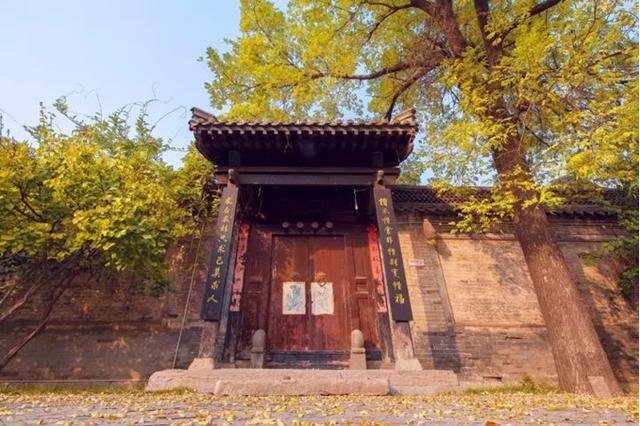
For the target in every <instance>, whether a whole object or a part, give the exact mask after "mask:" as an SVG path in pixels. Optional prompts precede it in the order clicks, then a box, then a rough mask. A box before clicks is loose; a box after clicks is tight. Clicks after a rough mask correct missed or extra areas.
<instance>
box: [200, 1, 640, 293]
mask: <svg viewBox="0 0 640 426" xmlns="http://www.w3.org/2000/svg"><path fill="white" fill-rule="evenodd" d="M449 5H451V7H449ZM634 6H635V5H634V4H632V3H629V2H625V1H624V0H604V1H603V0H572V1H556V0H547V1H539V2H536V1H533V0H509V1H507V0H497V1H491V2H488V1H484V0H478V1H474V2H471V1H456V2H431V1H424V0H406V1H404V0H381V1H371V0H330V1H319V0H291V1H290V2H289V3H288V6H287V8H286V10H279V9H278V8H277V7H275V6H274V4H273V3H272V2H271V1H269V0H242V1H241V24H240V36H239V37H238V38H237V39H234V40H229V41H228V42H227V43H228V46H227V48H226V49H221V50H216V49H213V48H209V49H208V50H207V53H206V61H207V63H208V65H209V67H210V68H211V70H212V72H213V79H212V81H211V82H210V83H209V84H208V85H207V88H208V91H209V94H210V97H211V103H212V105H213V106H214V107H216V108H219V109H226V110H227V113H226V116H227V117H228V118H234V119H265V118H266V119H289V118H305V117H309V116H310V117H323V118H334V117H340V116H343V115H353V114H355V115H362V114H363V111H364V110H365V108H366V109H368V111H369V112H370V113H371V114H373V115H378V116H380V115H384V116H386V117H391V116H392V115H393V112H394V111H397V110H400V109H404V108H409V107H414V108H416V110H417V113H418V118H419V122H420V123H422V124H423V125H424V127H423V130H424V132H423V135H425V136H426V141H425V143H424V145H425V147H426V149H424V150H421V151H420V152H418V153H417V154H416V155H414V157H413V158H412V159H411V160H410V161H409V162H408V163H407V164H406V166H405V167H404V168H405V171H404V173H405V175H404V177H402V178H401V179H402V180H401V181H403V182H411V183H415V182H417V180H418V179H419V178H418V176H420V175H422V174H423V172H424V171H425V170H426V174H427V175H428V176H434V177H437V179H433V181H432V184H434V185H435V186H436V187H439V188H442V189H443V190H447V191H454V190H455V191H466V190H468V188H469V187H471V186H477V185H486V186H491V188H492V189H491V191H490V194H489V197H484V198H480V197H471V198H470V201H469V202H466V203H464V204H463V205H461V206H459V207H460V211H461V218H460V220H459V221H458V222H457V223H456V226H457V229H458V230H459V231H463V232H475V231H487V230H490V229H494V228H495V227H496V225H497V224H500V223H502V222H504V221H505V220H509V219H512V218H513V216H514V215H515V214H517V213H518V212H521V211H522V210H524V209H527V208H529V207H535V206H543V207H547V208H548V207H555V206H557V205H559V204H562V203H563V202H566V201H567V199H568V198H567V194H570V195H575V194H576V193H579V192H580V191H583V190H584V189H585V188H590V189H593V188H597V187H600V188H602V187H607V188H624V189H625V190H628V191H629V192H630V193H631V194H633V195H635V197H636V199H637V193H638V186H637V182H638V140H639V135H638V32H637V25H638V19H637V16H636V14H635V12H634V10H633V7H634ZM455 187H458V188H460V187H462V189H456V188H455ZM596 192H597V191H596ZM632 210H635V211H637V206H633V207H632ZM635 217H636V218H637V214H636V215H635ZM629 223H630V222H629V220H627V219H624V215H623V224H625V226H626V227H628V229H630V230H631V232H632V234H633V235H637V221H636V222H635V223H636V225H635V226H632V225H629ZM620 244H621V245H622V246H624V247H626V248H624V249H623V248H619V249H618V250H619V251H620V252H625V253H630V252H631V251H633V249H634V247H636V250H637V238H636V239H635V242H634V239H633V238H629V239H622V240H621V242H620ZM634 244H635V246H634ZM635 264H636V265H637V257H636V259H635ZM636 270H637V268H636ZM636 276H637V272H633V271H630V272H627V273H625V276H624V277H623V280H624V281H633V280H634V279H635V277H636Z"/></svg>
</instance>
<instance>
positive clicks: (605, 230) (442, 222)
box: [398, 214, 638, 390]
mask: <svg viewBox="0 0 640 426" xmlns="http://www.w3.org/2000/svg"><path fill="white" fill-rule="evenodd" d="M423 219H424V218H423V217H422V216H420V215H415V214H413V215H411V214H405V215H400V216H399V218H398V221H399V222H400V223H399V229H400V232H399V234H400V240H401V247H402V253H403V259H404V263H405V269H406V271H407V279H408V281H409V287H410V295H411V302H412V305H413V309H414V320H415V321H414V323H413V329H412V333H413V338H414V344H415V347H416V352H417V356H418V358H419V360H420V362H421V363H422V365H423V367H424V368H450V369H454V370H455V371H457V372H459V373H460V374H461V375H462V377H463V378H467V379H470V380H479V381H481V382H493V381H498V382H506V381H514V380H519V379H520V378H522V377H523V376H525V375H526V376H530V377H532V378H534V379H537V380H544V381H555V380H556V372H555V366H554V362H553V357H552V355H551V351H550V349H549V344H548V341H547V336H546V329H545V325H544V321H543V319H542V315H541V313H540V308H539V305H538V301H537V298H536V295H535V292H534V289H533V284H532V282H531V278H530V276H529V274H528V270H527V266H526V263H525V260H524V256H523V253H522V250H521V248H520V245H519V243H518V242H517V240H516V239H515V238H514V236H513V235H511V234H508V233H506V234H486V235H482V236H470V235H459V234H452V233H450V232H449V231H450V227H449V226H448V222H449V221H450V218H439V217H430V218H429V217H426V219H428V220H429V221H430V223H431V224H432V225H433V226H434V228H435V229H436V231H437V232H438V237H437V239H435V240H432V241H427V238H426V237H425V234H424V231H423ZM553 226H554V235H555V236H556V239H557V241H558V242H559V244H560V247H561V249H562V251H563V253H564V255H565V258H566V260H567V262H568V264H569V267H570V268H571V270H572V272H573V273H574V276H575V277H576V279H577V280H578V284H579V288H580V291H581V293H582V295H583V297H584V300H585V303H587V305H588V306H589V309H590V312H591V315H592V318H593V320H594V324H595V326H596V329H597V331H598V333H599V336H600V339H601V341H602V343H603V346H604V347H605V350H606V352H607V354H608V356H609V359H610V361H611V363H612V366H613V368H614V370H615V373H616V375H617V377H618V380H620V381H621V383H622V385H623V387H625V388H626V389H636V390H637V375H638V344H637V342H638V340H637V339H638V311H637V308H636V307H633V306H631V305H630V304H629V303H627V302H626V301H625V300H624V299H623V298H622V296H621V294H620V292H619V290H618V289H617V286H616V283H615V277H616V275H617V271H619V268H620V265H619V264H616V262H615V261H612V260H611V259H606V258H601V256H600V254H601V251H600V247H601V244H602V242H604V241H606V240H608V239H610V238H612V237H615V236H616V235H619V233H620V231H619V229H618V228H617V227H616V226H615V223H607V222H602V221H600V222H597V221H579V220H571V221H555V222H553ZM587 254H590V256H589V255H587ZM423 264H424V266H422V265H423Z"/></svg>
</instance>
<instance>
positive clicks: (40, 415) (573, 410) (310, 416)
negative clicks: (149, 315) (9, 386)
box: [0, 390, 638, 426]
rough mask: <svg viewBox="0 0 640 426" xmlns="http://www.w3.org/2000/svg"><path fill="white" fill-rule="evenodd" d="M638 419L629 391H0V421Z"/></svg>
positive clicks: (442, 422)
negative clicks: (602, 395) (601, 394)
mask: <svg viewBox="0 0 640 426" xmlns="http://www.w3.org/2000/svg"><path fill="white" fill-rule="evenodd" d="M349 423H351V424H364V425H370V424H415V425H419V424H423V425H487V426H489V425H520V424H560V425H569V424H581V425H599V424H638V403H637V399H636V397H624V398H615V399H610V400H602V399H596V398H591V397H586V396H576V395H569V394H559V393H550V394H543V395H538V394H526V393H494V392H492V393H480V394H442V395H431V396H424V397H421V396H402V397H400V396H398V397H394V396H388V397H357V396H349V397H336V396H327V397H261V398H259V397H233V398H232V397H214V396H208V395H198V394H194V393H190V392H172V393H154V394H145V393H143V392H142V391H137V390H134V391H118V390H115V391H114V390H110V391H104V392H96V391H75V392H70V391H62V392H61V391H56V392H34V391H24V392H19V391H12V392H1V391H0V425H5V424H6V425H14V424H17V425H21V424H27V425H31V424H58V425H90V424H93V425H102V424H112V425H113V424H144V425H171V424H174V425H197V424H199V425H205V424H298V425H308V424H349Z"/></svg>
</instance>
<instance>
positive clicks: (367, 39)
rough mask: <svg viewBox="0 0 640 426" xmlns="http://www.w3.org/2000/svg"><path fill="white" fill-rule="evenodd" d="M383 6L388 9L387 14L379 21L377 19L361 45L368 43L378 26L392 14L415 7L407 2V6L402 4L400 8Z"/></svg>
mask: <svg viewBox="0 0 640 426" xmlns="http://www.w3.org/2000/svg"><path fill="white" fill-rule="evenodd" d="M385 6H387V7H389V10H388V11H387V12H385V13H384V14H383V15H382V16H381V17H380V19H378V21H377V22H376V23H375V24H374V26H373V28H371V30H370V31H369V33H368V34H367V37H366V38H365V41H364V43H363V44H366V43H369V41H370V40H371V37H373V33H375V32H376V31H377V30H378V28H380V25H382V24H383V23H384V21H386V20H387V18H389V17H390V16H392V15H393V14H395V13H396V12H399V11H401V10H404V9H409V8H413V7H415V6H414V5H413V3H411V2H409V3H407V4H403V5H401V6H394V7H390V6H388V5H385Z"/></svg>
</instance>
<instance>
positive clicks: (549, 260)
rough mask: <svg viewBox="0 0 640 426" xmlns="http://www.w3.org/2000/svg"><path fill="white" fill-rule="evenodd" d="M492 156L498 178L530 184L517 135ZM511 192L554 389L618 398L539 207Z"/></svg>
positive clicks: (518, 192) (526, 194) (614, 382)
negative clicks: (548, 348) (551, 360)
mask: <svg viewBox="0 0 640 426" xmlns="http://www.w3.org/2000/svg"><path fill="white" fill-rule="evenodd" d="M493 157H494V163H495V165H496V169H497V170H498V173H499V174H500V175H501V176H510V177H513V175H514V173H516V174H517V173H519V175H518V176H517V177H516V179H517V180H518V181H520V182H522V181H529V182H531V181H532V177H531V175H530V173H529V168H528V165H527V162H526V160H525V158H524V155H523V154H522V148H521V146H520V141H519V139H518V138H517V137H513V138H511V139H510V140H509V141H508V143H507V144H506V146H504V147H502V148H500V149H499V150H495V151H494V156H493ZM507 185H509V183H508V182H507ZM512 190H513V192H514V193H515V194H516V196H517V198H518V200H520V205H518V206H516V210H515V213H514V219H513V226H514V229H515V233H516V236H517V237H518V240H519V241H520V245H521V247H522V251H523V253H524V257H525V260H526V262H527V266H528V269H529V274H530V276H531V280H532V281H533V286H534V289H535V291H536V295H537V297H538V302H539V304H540V310H541V311H542V316H543V318H544V321H545V324H546V326H547V333H548V338H549V344H550V346H551V352H552V354H553V358H554V361H555V364H556V371H557V373H558V380H559V382H560V387H561V388H562V389H563V390H567V391H572V392H579V393H589V394H596V395H598V396H612V395H619V394H621V393H622V391H621V389H620V386H619V384H618V382H617V380H616V378H615V376H614V374H613V370H612V369H611V365H610V363H609V359H608V358H607V355H606V353H605V352H604V349H603V348H602V345H601V343H600V339H599V338H598V334H597V333H596V330H595V327H594V326H593V322H592V320H591V316H590V315H589V311H588V310H587V307H586V305H585V304H584V301H583V300H582V297H581V295H580V293H579V291H578V288H577V286H576V282H575V280H574V278H573V276H572V275H571V273H570V271H569V268H568V266H567V263H566V261H565V259H564V256H563V255H562V252H561V251H560V248H559V247H558V245H557V244H556V242H555V240H554V238H553V234H552V233H551V226H550V224H549V220H548V218H547V215H546V213H545V211H544V209H543V208H542V206H539V205H535V206H532V207H527V208H523V207H522V205H521V204H522V203H523V202H524V201H525V200H527V199H529V198H531V197H532V196H535V194H533V193H531V192H528V191H526V190H522V189H520V187H515V186H514V187H512Z"/></svg>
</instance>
